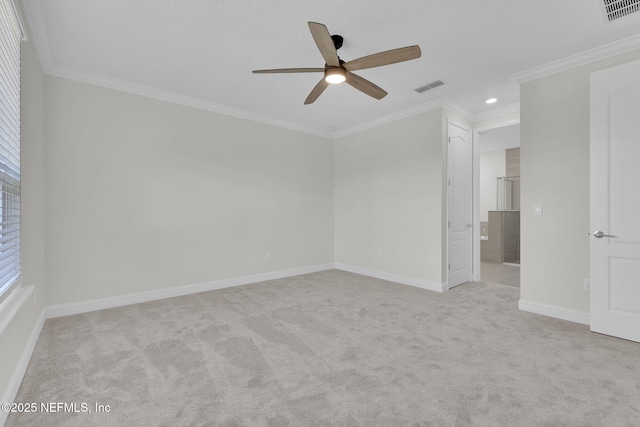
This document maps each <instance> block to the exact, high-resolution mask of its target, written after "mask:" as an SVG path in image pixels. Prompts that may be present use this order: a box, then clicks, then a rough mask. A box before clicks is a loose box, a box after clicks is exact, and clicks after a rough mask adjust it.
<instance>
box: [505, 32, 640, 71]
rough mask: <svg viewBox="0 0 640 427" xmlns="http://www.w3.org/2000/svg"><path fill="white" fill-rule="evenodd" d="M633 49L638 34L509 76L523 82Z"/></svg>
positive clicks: (639, 46) (637, 43)
mask: <svg viewBox="0 0 640 427" xmlns="http://www.w3.org/2000/svg"><path fill="white" fill-rule="evenodd" d="M634 49H640V34H638V35H635V36H631V37H627V38H626V39H622V40H618V41H615V42H612V43H608V44H605V45H602V46H599V47H596V48H594V49H590V50H586V51H584V52H581V53H577V54H575V55H571V56H567V57H566V58H563V59H560V60H557V61H553V62H549V63H547V64H544V65H540V66H538V67H534V68H531V69H529V70H525V71H521V72H519V73H515V74H512V75H511V76H509V77H511V79H512V80H514V81H515V82H516V83H525V82H528V81H531V80H535V79H539V78H541V77H546V76H549V75H551V74H555V73H559V72H561V71H566V70H569V69H571V68H575V67H578V66H580V65H585V64H588V63H590V62H594V61H598V60H600V59H605V58H609V57H611V56H615V55H619V54H621V53H625V52H629V51H631V50H634Z"/></svg>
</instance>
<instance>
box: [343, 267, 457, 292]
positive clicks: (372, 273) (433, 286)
mask: <svg viewBox="0 0 640 427" xmlns="http://www.w3.org/2000/svg"><path fill="white" fill-rule="evenodd" d="M335 268H336V269H337V270H343V271H348V272H350V273H356V274H362V275H363V276H369V277H375V278H376V279H382V280H388V281H390V282H396V283H400V284H402V285H408V286H413V287H416V288H420V289H426V290H429V291H435V292H444V290H445V285H444V284H442V283H434V282H429V281H427V280H422V279H416V278H415V277H408V276H401V275H399V274H393V273H385V272H383V271H377V270H370V269H368V268H363V267H356V266H353V265H347V264H340V263H336V264H335Z"/></svg>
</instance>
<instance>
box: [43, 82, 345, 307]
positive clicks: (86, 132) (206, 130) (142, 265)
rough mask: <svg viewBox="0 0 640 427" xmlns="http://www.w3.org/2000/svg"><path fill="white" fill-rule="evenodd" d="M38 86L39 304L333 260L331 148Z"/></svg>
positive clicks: (99, 92)
mask: <svg viewBox="0 0 640 427" xmlns="http://www.w3.org/2000/svg"><path fill="white" fill-rule="evenodd" d="M46 87H47V103H46V113H47V132H48V138H47V149H46V158H47V167H46V181H47V186H48V187H47V199H46V208H47V219H46V229H47V241H46V253H47V261H46V266H47V267H46V272H47V281H48V289H49V292H48V299H47V303H48V304H49V305H54V304H62V303H70V302H76V301H85V300H90V299H95V298H101V297H110V296H117V295H125V294H129V293H135V292H144V291H149V290H155V289H162V288H167V287H175V286H181V285H190V284H197V283H203V282H208V281H213V280H216V279H224V278H231V277H238V276H244V275H250V274H259V273H265V272H270V271H278V270H284V269H290V268H299V267H305V266H313V265H319V264H323V263H330V262H333V144H332V142H331V140H328V139H325V138H321V137H317V136H311V135H307V134H303V133H299V132H294V131H290V130H285V129H281V128H276V127H271V126H267V125H264V124H259V123H256V122H251V121H248V120H242V119H237V118H232V117H228V116H223V115H220V114H215V113H211V112H207V111H202V110H197V109H193V108H189V107H184V106H180V105H175V104H170V103H167V102H162V101H157V100H153V99H149V98H144V97H141V96H136V95H131V94H127V93H123V92H119V91H115V90H111V89H105V88H102V87H97V86H93V85H88V84H83V83H78V82H73V81H70V80H65V79H60V78H55V77H47V85H46ZM266 252H270V254H271V259H270V260H269V261H265V253H266Z"/></svg>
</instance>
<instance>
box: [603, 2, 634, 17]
mask: <svg viewBox="0 0 640 427" xmlns="http://www.w3.org/2000/svg"><path fill="white" fill-rule="evenodd" d="M604 7H605V9H606V10H607V18H608V19H609V21H615V20H616V19H620V18H622V17H623V16H627V15H630V14H632V13H634V12H637V11H638V10H640V0H604Z"/></svg>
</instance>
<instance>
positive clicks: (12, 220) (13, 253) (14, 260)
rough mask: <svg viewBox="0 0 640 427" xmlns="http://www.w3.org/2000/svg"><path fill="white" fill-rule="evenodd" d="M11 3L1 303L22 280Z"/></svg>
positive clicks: (1, 182) (2, 23)
mask: <svg viewBox="0 0 640 427" xmlns="http://www.w3.org/2000/svg"><path fill="white" fill-rule="evenodd" d="M21 39H22V30H21V27H20V22H19V20H18V16H17V13H16V9H15V8H14V4H13V2H12V1H11V0H0V301H2V299H3V298H4V297H6V296H7V295H8V293H9V290H10V289H11V288H13V287H14V286H15V285H17V284H18V282H19V279H20V273H21V268H20V42H21Z"/></svg>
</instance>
